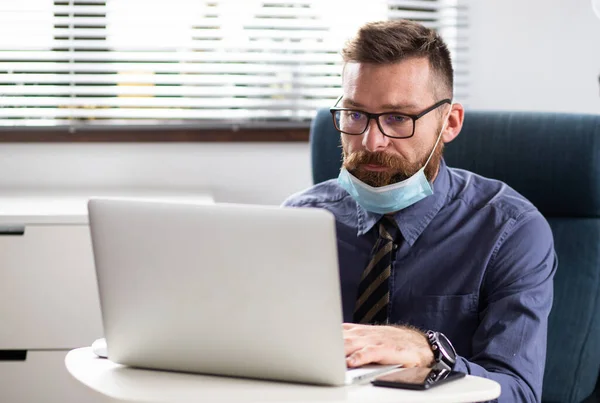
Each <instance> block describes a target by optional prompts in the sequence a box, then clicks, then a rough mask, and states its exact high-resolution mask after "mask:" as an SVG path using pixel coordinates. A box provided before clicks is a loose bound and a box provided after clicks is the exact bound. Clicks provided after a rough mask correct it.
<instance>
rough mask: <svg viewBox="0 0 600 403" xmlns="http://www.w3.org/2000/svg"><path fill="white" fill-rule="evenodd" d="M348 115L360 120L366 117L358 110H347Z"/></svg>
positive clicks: (352, 118)
mask: <svg viewBox="0 0 600 403" xmlns="http://www.w3.org/2000/svg"><path fill="white" fill-rule="evenodd" d="M346 117H347V118H348V119H350V120H354V121H358V120H361V119H363V118H364V117H365V115H364V114H363V113H361V112H358V111H346Z"/></svg>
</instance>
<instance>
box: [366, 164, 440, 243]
mask: <svg viewBox="0 0 600 403" xmlns="http://www.w3.org/2000/svg"><path fill="white" fill-rule="evenodd" d="M448 176H449V174H448V167H447V166H446V162H445V161H444V159H442V161H441V162H440V169H439V172H438V174H437V176H436V178H435V180H434V181H433V185H432V187H433V194H432V195H431V196H427V197H426V198H424V199H423V200H421V201H419V202H417V203H415V204H413V205H411V206H408V207H407V208H405V209H403V210H400V211H398V212H396V213H395V214H394V219H395V221H396V224H397V225H398V228H399V229H400V233H401V234H402V236H403V238H404V240H406V242H408V244H409V245H410V246H412V245H413V244H414V243H415V241H416V240H417V238H419V236H420V235H421V234H422V233H423V231H424V230H425V228H426V227H427V225H429V223H430V222H431V220H433V217H435V215H436V214H437V213H438V211H440V210H441V208H442V207H443V206H444V204H445V203H446V199H447V195H448V191H449V190H450V180H449V177H448ZM356 209H357V211H356V213H357V214H356V215H357V217H358V235H359V236H361V235H364V234H366V233H367V232H369V231H370V230H371V228H373V226H374V225H375V224H376V223H377V222H378V221H379V220H380V219H381V217H382V214H377V213H373V212H370V211H367V210H365V209H363V208H362V207H361V206H360V205H359V204H358V203H357V204H356Z"/></svg>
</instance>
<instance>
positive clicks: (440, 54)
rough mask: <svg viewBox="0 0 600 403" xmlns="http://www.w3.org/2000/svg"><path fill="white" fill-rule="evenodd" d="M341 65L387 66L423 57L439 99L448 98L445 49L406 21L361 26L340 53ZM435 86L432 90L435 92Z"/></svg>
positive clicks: (430, 34) (451, 74)
mask: <svg viewBox="0 0 600 403" xmlns="http://www.w3.org/2000/svg"><path fill="white" fill-rule="evenodd" d="M342 57H343V58H344V62H346V63H347V62H357V63H374V64H387V63H397V62H400V61H402V60H405V59H409V58H412V57H427V59H428V60H429V64H430V66H431V67H432V70H433V72H434V74H435V75H436V76H437V78H438V80H439V81H440V83H441V84H442V93H444V95H442V94H439V95H442V96H443V97H448V98H452V92H453V89H454V69H453V68H452V60H451V58H450V51H449V50H448V46H447V45H446V43H445V42H444V40H443V39H442V38H441V36H440V35H439V34H438V33H437V32H435V31H434V30H432V29H429V28H426V27H425V26H423V25H421V24H419V23H416V22H413V21H408V20H393V21H378V22H371V23H368V24H365V25H363V26H362V27H361V28H360V29H359V30H358V32H357V34H356V36H355V37H354V38H352V39H351V40H349V41H348V42H347V43H346V45H345V46H344V48H343V49H342ZM435 87H436V86H434V88H435Z"/></svg>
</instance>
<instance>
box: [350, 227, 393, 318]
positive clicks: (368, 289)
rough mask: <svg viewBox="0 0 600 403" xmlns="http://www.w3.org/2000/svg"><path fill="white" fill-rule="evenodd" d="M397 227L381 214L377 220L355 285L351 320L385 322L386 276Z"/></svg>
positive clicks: (387, 287)
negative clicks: (372, 242)
mask: <svg viewBox="0 0 600 403" xmlns="http://www.w3.org/2000/svg"><path fill="white" fill-rule="evenodd" d="M397 235H398V227H397V226H396V222H395V221H394V220H393V218H388V217H387V216H384V217H383V218H382V219H381V220H380V221H379V238H378V239H377V242H376V243H375V246H374V247H373V251H372V258H371V261H370V262H369V264H368V265H367V267H366V268H365V270H364V271H363V274H362V277H361V279H360V283H359V285H358V293H357V295H358V299H357V300H356V306H355V308H354V318H353V321H354V322H355V323H364V324H369V323H370V324H386V323H387V322H388V305H389V302H390V288H389V278H390V274H391V272H392V257H393V253H394V250H395V245H394V239H395V238H396V236H397Z"/></svg>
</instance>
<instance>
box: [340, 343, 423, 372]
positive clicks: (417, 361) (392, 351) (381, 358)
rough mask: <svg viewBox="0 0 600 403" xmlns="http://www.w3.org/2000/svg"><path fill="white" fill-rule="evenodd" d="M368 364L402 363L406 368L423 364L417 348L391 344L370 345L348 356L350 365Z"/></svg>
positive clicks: (347, 363)
mask: <svg viewBox="0 0 600 403" xmlns="http://www.w3.org/2000/svg"><path fill="white" fill-rule="evenodd" d="M367 364H382V365H402V366H403V367H405V368H410V367H417V366H419V365H421V357H420V356H419V354H418V353H417V351H416V350H412V349H397V348H394V347H393V346H391V345H389V344H388V345H384V344H381V345H368V346H365V347H364V348H362V349H360V350H357V351H355V352H354V353H352V354H350V355H349V356H348V357H347V358H346V365H347V366H349V367H360V366H362V365H367Z"/></svg>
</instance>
